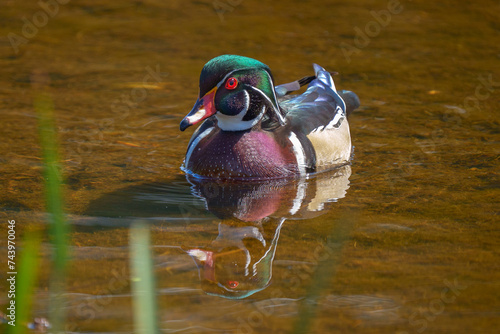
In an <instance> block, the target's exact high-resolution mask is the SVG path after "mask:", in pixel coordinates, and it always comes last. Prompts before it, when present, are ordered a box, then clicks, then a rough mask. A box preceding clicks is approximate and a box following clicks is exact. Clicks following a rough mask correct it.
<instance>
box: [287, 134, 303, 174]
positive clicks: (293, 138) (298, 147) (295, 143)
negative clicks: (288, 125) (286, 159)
mask: <svg viewBox="0 0 500 334" xmlns="http://www.w3.org/2000/svg"><path fill="white" fill-rule="evenodd" d="M288 138H289V139H290V142H291V143H292V148H293V153H294V154H295V157H296V158H297V165H298V167H299V173H300V175H305V174H306V154H305V153H304V148H303V147H302V144H301V143H300V140H299V138H297V135H296V134H295V133H293V132H292V133H290V137H288Z"/></svg>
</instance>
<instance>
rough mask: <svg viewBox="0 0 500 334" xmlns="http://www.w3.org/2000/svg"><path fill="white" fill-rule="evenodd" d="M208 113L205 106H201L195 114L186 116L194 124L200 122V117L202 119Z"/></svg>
mask: <svg viewBox="0 0 500 334" xmlns="http://www.w3.org/2000/svg"><path fill="white" fill-rule="evenodd" d="M206 113H207V111H206V110H205V108H201V109H200V110H198V111H197V112H196V113H195V114H194V115H192V116H189V117H186V118H187V120H188V121H189V123H190V124H194V123H196V122H198V121H199V120H200V119H202V118H203V116H205V114H206Z"/></svg>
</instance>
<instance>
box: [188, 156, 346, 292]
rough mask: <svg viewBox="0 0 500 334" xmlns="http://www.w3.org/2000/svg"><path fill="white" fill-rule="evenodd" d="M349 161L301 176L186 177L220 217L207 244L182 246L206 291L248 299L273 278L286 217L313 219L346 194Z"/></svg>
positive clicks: (193, 188)
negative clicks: (258, 180) (262, 179)
mask: <svg viewBox="0 0 500 334" xmlns="http://www.w3.org/2000/svg"><path fill="white" fill-rule="evenodd" d="M350 174H351V169H350V166H349V165H346V166H343V167H341V168H338V169H336V170H334V171H331V172H326V173H321V174H317V175H314V176H311V177H310V178H309V179H299V180H267V181H266V182H261V183H241V182H240V183H238V184H236V183H228V182H219V183H218V182H214V181H207V180H200V179H197V178H193V177H190V176H188V181H189V182H190V183H191V184H192V191H193V194H194V195H196V196H198V197H199V198H201V199H203V200H204V201H205V203H206V207H207V209H208V210H209V211H210V212H211V213H213V214H214V215H215V216H217V217H218V218H220V219H222V221H221V222H220V223H219V226H218V232H219V234H218V236H217V238H216V239H215V240H213V241H212V242H211V243H210V245H209V246H207V247H183V249H184V250H185V251H186V252H187V253H188V254H189V255H190V256H191V257H192V258H193V259H194V260H195V262H196V264H197V266H198V269H199V274H200V280H201V287H202V289H203V290H204V291H205V292H206V293H208V294H211V295H217V296H221V297H225V298H231V299H241V298H245V297H248V296H250V295H252V294H254V293H256V292H258V291H261V290H263V289H265V288H266V287H267V286H268V285H269V284H270V281H271V277H272V265H273V260H274V255H275V253H276V248H277V245H278V240H279V236H280V231H281V228H282V226H283V224H284V222H285V221H286V220H287V219H309V218H313V217H315V216H319V215H321V214H322V212H324V209H325V203H328V202H335V201H336V200H337V199H339V198H342V197H344V196H345V193H346V190H347V188H348V187H349V176H350Z"/></svg>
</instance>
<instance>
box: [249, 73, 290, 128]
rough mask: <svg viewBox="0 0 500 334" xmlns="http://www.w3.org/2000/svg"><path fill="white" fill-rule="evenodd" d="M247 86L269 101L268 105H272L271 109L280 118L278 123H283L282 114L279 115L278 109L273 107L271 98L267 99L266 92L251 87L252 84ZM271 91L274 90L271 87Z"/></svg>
mask: <svg viewBox="0 0 500 334" xmlns="http://www.w3.org/2000/svg"><path fill="white" fill-rule="evenodd" d="M266 73H267V72H266ZM248 87H249V88H251V89H253V90H255V91H257V92H258V93H259V94H260V95H262V97H264V98H265V99H266V100H267V101H268V102H269V103H270V105H271V106H272V107H273V109H275V111H276V116H277V117H278V118H279V119H280V123H282V124H285V119H284V118H283V115H281V113H280V112H279V110H276V107H274V103H273V102H272V101H271V99H269V97H268V96H267V95H266V94H264V92H263V91H261V90H260V89H258V88H256V87H253V86H248ZM273 92H274V89H273Z"/></svg>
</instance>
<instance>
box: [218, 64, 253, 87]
mask: <svg viewBox="0 0 500 334" xmlns="http://www.w3.org/2000/svg"><path fill="white" fill-rule="evenodd" d="M241 70H246V68H237V69H235V70H232V71H231V72H229V73H228V74H226V76H225V77H224V79H222V80H221V81H219V83H217V89H219V87H220V86H221V85H222V84H223V83H224V81H226V79H227V78H229V76H230V75H231V74H233V73H234V72H238V71H241Z"/></svg>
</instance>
